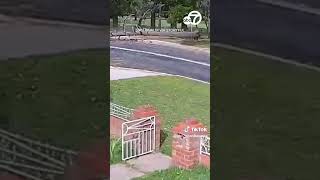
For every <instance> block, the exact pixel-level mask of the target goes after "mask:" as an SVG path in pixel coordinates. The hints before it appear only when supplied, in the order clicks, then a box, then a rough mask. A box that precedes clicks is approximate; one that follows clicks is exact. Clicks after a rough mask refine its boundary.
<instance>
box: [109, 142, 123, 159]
mask: <svg viewBox="0 0 320 180" xmlns="http://www.w3.org/2000/svg"><path fill="white" fill-rule="evenodd" d="M121 161H122V147H121V139H111V140H110V164H117V163H120V162H121Z"/></svg>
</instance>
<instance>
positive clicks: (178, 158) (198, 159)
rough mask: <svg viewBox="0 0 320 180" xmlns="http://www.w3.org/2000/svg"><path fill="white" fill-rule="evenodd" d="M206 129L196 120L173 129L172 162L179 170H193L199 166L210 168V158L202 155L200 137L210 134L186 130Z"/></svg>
mask: <svg viewBox="0 0 320 180" xmlns="http://www.w3.org/2000/svg"><path fill="white" fill-rule="evenodd" d="M192 128H205V126H204V125H203V124H201V123H200V122H199V121H197V120H195V119H189V120H186V121H183V122H181V123H179V124H178V125H176V126H175V127H174V128H173V129H172V133H173V138H172V161H173V164H174V165H175V166H177V167H179V168H184V169H191V168H193V167H195V166H197V165H199V164H201V165H204V166H207V167H210V156H207V155H201V154H200V136H203V135H207V134H208V132H199V131H197V132H190V131H187V132H186V129H189V130H190V129H192Z"/></svg>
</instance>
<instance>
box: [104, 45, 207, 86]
mask: <svg viewBox="0 0 320 180" xmlns="http://www.w3.org/2000/svg"><path fill="white" fill-rule="evenodd" d="M110 45H111V53H110V58H111V65H114V66H121V67H129V68H137V69H146V70H150V71H157V72H163V73H169V74H174V75H180V76H186V77H189V78H194V79H197V80H201V81H206V82H210V54H209V53H205V52H195V51H192V50H188V49H187V48H186V49H181V48H175V47H168V46H163V45H156V44H150V43H143V42H128V41H112V42H111V44H110ZM112 47H121V48H127V49H134V50H139V51H147V52H152V53H153V54H146V53H141V52H131V51H126V50H122V49H114V48H112ZM156 53H157V54H160V56H158V55H154V54H156ZM161 55H165V56H170V57H173V58H168V57H163V56H161ZM174 57H176V58H174ZM182 58H183V59H182Z"/></svg>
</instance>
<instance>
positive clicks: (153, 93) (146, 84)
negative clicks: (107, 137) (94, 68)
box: [110, 76, 210, 155]
mask: <svg viewBox="0 0 320 180" xmlns="http://www.w3.org/2000/svg"><path fill="white" fill-rule="evenodd" d="M110 87H111V88H110V89H111V99H112V101H113V102H114V103H116V104H120V105H123V106H127V107H130V108H135V107H137V106H141V105H146V104H150V105H153V106H154V107H156V109H157V110H158V111H159V113H160V116H161V118H162V122H161V125H162V129H163V130H164V132H165V133H166V135H167V138H166V139H165V140H164V143H163V145H162V148H161V149H162V152H163V153H165V154H167V155H170V154H171V136H172V134H171V129H172V128H173V127H174V126H175V125H176V124H177V123H179V122H181V121H183V120H184V119H186V118H192V117H194V118H196V119H198V120H199V121H201V122H202V123H204V124H205V125H206V126H207V127H208V128H209V127H210V120H209V118H210V117H209V115H210V87H209V85H207V84H202V83H199V82H195V81H192V80H188V79H184V78H178V77H169V76H168V77H144V78H136V79H130V80H119V81H111V86H110Z"/></svg>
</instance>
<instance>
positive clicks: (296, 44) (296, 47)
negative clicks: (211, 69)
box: [213, 0, 320, 65]
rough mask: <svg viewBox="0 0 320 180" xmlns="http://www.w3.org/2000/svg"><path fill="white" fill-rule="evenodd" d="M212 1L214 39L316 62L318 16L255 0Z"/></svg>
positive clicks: (319, 54)
mask: <svg viewBox="0 0 320 180" xmlns="http://www.w3.org/2000/svg"><path fill="white" fill-rule="evenodd" d="M214 3H215V11H214V21H213V27H214V36H213V37H214V40H215V42H219V43H226V44H230V45H234V46H238V47H241V48H247V49H251V50H256V51H260V52H263V53H267V54H271V55H275V56H279V57H283V58H288V59H294V60H297V61H299V62H302V63H311V64H314V65H320V34H319V32H320V16H315V15H311V14H307V13H303V12H298V11H295V10H290V9H286V8H281V7H277V6H272V5H267V4H263V3H259V2H257V1H255V0H241V1H235V0H223V1H215V2H214Z"/></svg>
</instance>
